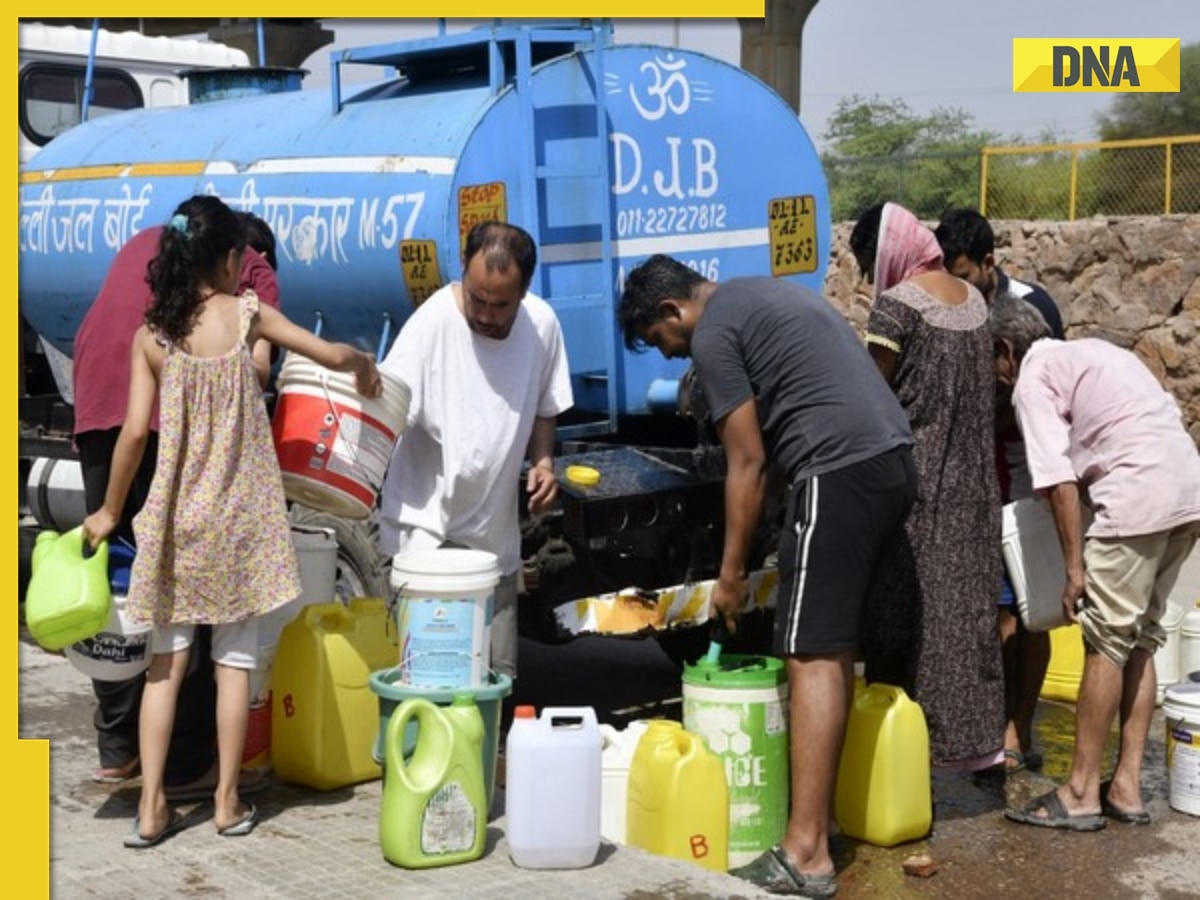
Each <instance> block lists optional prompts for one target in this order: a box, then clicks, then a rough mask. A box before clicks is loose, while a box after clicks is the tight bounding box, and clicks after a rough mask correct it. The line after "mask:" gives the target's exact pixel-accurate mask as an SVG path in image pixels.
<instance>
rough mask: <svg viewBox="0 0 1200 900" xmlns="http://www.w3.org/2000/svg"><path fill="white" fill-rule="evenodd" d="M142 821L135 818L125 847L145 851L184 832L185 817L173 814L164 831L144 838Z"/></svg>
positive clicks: (126, 838)
mask: <svg viewBox="0 0 1200 900" xmlns="http://www.w3.org/2000/svg"><path fill="white" fill-rule="evenodd" d="M140 826H141V819H140V818H139V817H138V816H134V817H133V830H132V831H130V833H129V834H128V835H126V837H125V841H124V843H125V846H126V847H129V848H130V849H131V850H145V849H147V848H149V847H156V846H158V845H159V844H161V843H162V842H163V841H165V840H166V839H167V838H169V837H170V836H171V835H173V834H175V833H176V832H179V831H183V828H184V821H183V816H181V815H180V814H179V813H178V812H172V813H171V818H169V819H167V824H166V825H164V826H163V829H162V831H160V832H159V833H158V834H156V835H154V836H153V837H142V832H141V827H140Z"/></svg>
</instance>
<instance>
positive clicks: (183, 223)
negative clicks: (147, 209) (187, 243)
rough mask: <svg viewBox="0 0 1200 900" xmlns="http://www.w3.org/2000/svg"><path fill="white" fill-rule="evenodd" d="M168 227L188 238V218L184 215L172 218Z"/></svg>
mask: <svg viewBox="0 0 1200 900" xmlns="http://www.w3.org/2000/svg"><path fill="white" fill-rule="evenodd" d="M167 227H168V228H174V229H175V230H176V231H178V232H179V233H180V234H182V235H183V236H184V237H187V236H188V230H187V227H188V220H187V216H185V215H184V214H183V213H175V215H173V216H171V221H170V222H168V223H167Z"/></svg>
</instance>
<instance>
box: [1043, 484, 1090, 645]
mask: <svg viewBox="0 0 1200 900" xmlns="http://www.w3.org/2000/svg"><path fill="white" fill-rule="evenodd" d="M1046 494H1047V496H1048V497H1049V498H1050V509H1051V511H1052V512H1053V513H1054V525H1055V527H1056V528H1057V529H1058V541H1059V543H1060V544H1061V545H1062V552H1063V563H1064V565H1065V566H1066V576H1067V583H1066V584H1065V585H1064V586H1063V595H1062V604H1063V613H1064V615H1065V616H1066V619H1067V621H1068V622H1074V621H1075V620H1076V615H1075V613H1076V603H1078V602H1079V601H1080V600H1082V599H1083V595H1084V568H1083V517H1082V509H1081V507H1080V501H1079V485H1078V484H1076V483H1075V482H1073V481H1064V482H1062V483H1061V484H1056V485H1054V487H1052V488H1050V489H1049V490H1047V491H1046Z"/></svg>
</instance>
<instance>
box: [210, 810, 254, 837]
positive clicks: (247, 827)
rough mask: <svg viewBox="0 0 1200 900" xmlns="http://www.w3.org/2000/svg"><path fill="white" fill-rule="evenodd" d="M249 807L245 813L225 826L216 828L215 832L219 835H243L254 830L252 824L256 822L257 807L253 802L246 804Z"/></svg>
mask: <svg viewBox="0 0 1200 900" xmlns="http://www.w3.org/2000/svg"><path fill="white" fill-rule="evenodd" d="M246 805H247V806H248V807H249V808H248V809H247V810H246V814H245V815H244V816H242V817H241V818H240V819H238V820H237V821H236V822H234V823H233V824H232V825H229V826H227V827H225V828H218V829H217V834H219V835H220V836H221V837H245V836H246V835H248V834H249V833H250V832H252V831H253V830H254V826H255V825H257V824H258V807H256V806H255V805H254V804H253V803H248V804H246Z"/></svg>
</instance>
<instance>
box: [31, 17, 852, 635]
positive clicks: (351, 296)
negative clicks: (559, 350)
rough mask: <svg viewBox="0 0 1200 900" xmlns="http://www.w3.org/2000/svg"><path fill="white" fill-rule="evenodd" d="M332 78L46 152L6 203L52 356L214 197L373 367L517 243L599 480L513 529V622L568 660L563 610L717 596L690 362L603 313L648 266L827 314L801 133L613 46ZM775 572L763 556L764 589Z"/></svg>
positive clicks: (583, 44)
mask: <svg viewBox="0 0 1200 900" xmlns="http://www.w3.org/2000/svg"><path fill="white" fill-rule="evenodd" d="M333 60H334V63H335V65H334V66H333V71H332V75H333V78H332V84H331V86H330V88H329V90H327V91H326V90H295V91H282V92H279V91H276V92H271V93H266V94H264V95H261V96H237V95H238V93H239V91H237V90H236V89H234V88H231V85H230V84H229V83H224V84H223V93H224V96H225V99H219V100H213V101H211V102H204V103H196V104H194V105H192V106H188V107H184V108H179V109H166V110H145V111H134V112H128V113H120V114H113V115H111V116H106V117H104V118H102V119H98V120H95V121H93V122H89V123H87V124H84V125H81V126H78V127H76V128H73V129H71V130H69V131H67V132H65V133H64V134H62V135H60V136H59V137H57V138H55V139H54V140H53V141H51V142H50V144H48V145H47V146H46V147H45V148H43V149H42V150H41V151H40V152H39V153H38V154H37V155H36V156H35V157H34V158H33V159H32V160H31V162H30V163H29V165H28V166H27V167H26V168H25V169H24V170H23V171H22V172H21V175H20V226H19V242H20V271H19V294H20V305H21V311H22V314H23V315H24V317H25V318H26V319H27V320H28V321H29V322H30V323H31V324H32V326H33V327H34V328H35V329H36V330H37V331H38V332H39V334H40V335H41V336H42V337H43V339H44V340H46V341H48V342H50V343H52V344H53V345H54V346H55V347H57V348H58V349H60V350H61V351H63V352H64V353H66V354H68V355H69V354H70V353H71V349H72V340H73V336H74V334H75V331H76V329H77V328H78V326H79V323H80V321H81V320H82V318H83V315H84V313H85V312H86V310H87V307H88V304H89V303H91V301H92V298H93V297H94V295H95V293H96V291H97V290H98V288H99V285H100V284H101V282H102V280H103V277H104V275H105V273H106V271H107V268H108V265H109V263H110V261H111V260H112V258H113V256H114V255H115V253H116V251H117V249H118V248H119V247H121V246H122V245H123V244H124V243H125V242H126V241H128V240H129V238H130V237H131V236H132V235H134V234H135V233H137V232H138V231H139V230H141V229H144V228H147V227H150V226H153V225H157V224H161V223H163V222H165V221H166V220H167V219H168V217H169V216H170V214H171V212H172V210H173V209H174V208H175V206H176V205H177V204H178V203H179V202H180V201H181V200H183V199H185V198H186V197H188V196H190V195H192V194H195V193H212V194H217V195H219V196H220V197H222V198H223V199H224V200H225V201H226V202H227V203H229V204H230V205H231V206H232V207H234V208H235V209H242V210H247V211H249V212H252V213H255V214H256V215H258V216H260V217H261V218H263V219H264V220H266V222H267V223H268V224H269V225H270V226H271V228H272V229H273V230H274V232H275V235H276V239H277V242H278V243H277V255H278V258H279V282H280V290H281V296H282V301H283V304H284V309H285V311H286V312H287V314H288V315H289V317H290V318H292V319H293V320H294V321H296V322H298V323H300V324H302V325H305V326H307V327H310V328H314V329H318V330H320V332H321V333H322V334H323V335H324V336H325V337H328V338H330V339H333V340H343V341H348V342H350V343H353V344H355V345H357V346H359V347H361V348H363V349H368V350H373V351H376V352H378V353H381V354H382V353H383V352H384V351H386V349H387V348H388V347H389V346H390V343H391V341H392V340H393V339H394V337H395V335H396V333H397V332H398V330H399V329H400V328H401V327H402V326H403V324H404V321H405V320H406V319H407V317H408V315H409V314H410V313H411V312H412V310H413V309H414V308H416V306H417V305H419V304H420V303H421V302H422V301H423V300H424V299H425V298H427V297H428V296H429V295H430V294H431V293H432V292H433V291H434V290H436V289H437V288H438V287H440V286H441V285H443V284H445V283H446V282H448V281H450V280H453V279H457V278H458V277H460V275H461V264H460V255H461V248H462V244H463V240H464V238H465V235H466V233H467V231H468V230H469V229H470V227H471V226H472V225H473V224H474V223H476V222H478V221H482V220H485V219H502V220H507V221H511V222H514V223H516V224H519V225H521V226H522V227H524V228H526V229H527V230H528V231H529V232H530V233H531V234H532V235H533V237H534V239H535V241H536V242H537V245H538V248H539V259H538V267H537V270H536V272H535V273H534V280H533V284H532V287H531V289H532V290H533V291H534V292H535V293H537V294H539V295H541V296H542V297H544V298H546V300H547V301H548V302H549V303H550V304H551V305H552V306H553V308H554V309H555V312H556V314H557V315H558V317H559V320H560V321H561V323H562V327H563V333H564V336H565V340H566V347H567V355H568V358H569V362H570V368H571V375H572V385H573V388H574V391H575V400H576V406H575V409H573V410H571V411H570V414H569V417H568V416H564V417H561V418H560V425H559V430H558V436H559V438H560V439H561V450H562V453H561V454H560V455H559V457H558V459H557V460H556V465H561V466H562V467H563V468H564V471H565V467H566V466H567V465H569V464H570V463H573V462H574V463H578V464H580V465H585V466H590V467H594V468H598V469H600V470H602V471H603V473H604V477H603V479H602V480H601V482H600V483H599V485H597V486H595V487H591V488H587V489H581V488H578V487H577V486H575V485H573V484H571V483H570V482H569V480H567V479H560V485H561V487H562V491H561V495H560V496H561V498H562V502H561V515H559V514H557V513H556V514H555V515H554V516H552V517H546V518H545V519H544V520H543V521H540V522H537V523H533V525H532V527H529V528H526V527H525V526H528V525H530V523H523V538H524V540H523V548H522V555H523V558H525V559H526V560H527V561H529V560H534V561H535V562H533V563H532V564H531V567H529V568H528V569H527V571H526V572H525V573H524V574H525V585H526V589H527V591H528V593H529V594H530V597H531V599H534V600H536V601H537V602H535V603H524V602H523V603H522V605H521V608H522V632H523V633H530V632H532V633H533V634H535V635H537V636H543V637H544V636H546V634H547V633H550V634H551V635H553V634H554V633H555V631H556V629H557V632H558V633H559V635H560V636H561V631H562V626H561V622H558V620H556V619H555V617H554V610H555V609H559V608H562V604H563V603H564V602H565V601H568V600H570V599H571V598H579V597H594V596H597V595H600V594H603V593H605V592H612V591H615V590H618V589H622V588H626V587H628V586H629V585H631V584H635V585H642V586H645V587H647V588H650V587H654V588H658V587H663V586H669V585H678V584H682V583H687V584H689V585H693V586H698V585H699V584H700V582H701V581H702V580H703V579H707V578H712V577H714V576H715V571H714V566H715V562H714V561H719V559H720V545H721V540H722V532H723V524H724V520H723V493H722V490H721V481H722V473H723V459H722V458H720V456H719V448H716V453H714V452H712V450H713V448H711V446H710V447H705V446H703V441H701V445H700V446H697V441H696V438H697V435H701V436H702V437H703V436H707V430H706V429H697V428H695V427H693V426H692V422H691V421H690V420H688V419H686V418H683V417H681V416H677V415H661V413H664V412H670V413H675V412H676V411H677V410H678V408H679V407H680V405H681V401H682V403H683V404H686V402H687V401H688V400H689V398H691V399H692V400H693V403H694V402H695V390H694V384H691V382H692V381H693V379H689V378H685V377H684V376H685V375H686V373H687V361H686V360H682V359H679V360H664V359H663V358H662V357H661V356H660V354H658V353H631V352H629V351H627V350H626V349H625V347H624V344H623V342H622V339H621V335H620V333H619V329H618V328H617V325H616V321H615V304H616V300H617V298H618V297H619V295H620V290H621V285H622V283H623V280H624V277H625V273H627V272H628V271H629V270H630V269H631V268H632V267H633V266H635V265H637V264H638V263H639V262H641V261H643V260H644V259H646V258H647V257H649V256H651V255H652V254H654V253H660V252H661V253H667V254H670V255H672V256H675V257H676V258H678V259H680V260H682V261H683V262H685V263H686V264H687V265H689V266H691V267H693V268H694V269H696V270H697V271H699V272H700V273H701V274H703V275H704V276H706V277H708V278H711V279H713V280H717V281H725V280H728V279H730V278H733V277H736V276H739V275H772V276H775V277H779V278H785V279H789V280H793V281H797V282H800V283H803V284H806V285H808V286H809V287H811V288H813V289H815V290H818V291H819V290H820V289H821V287H822V284H823V281H824V272H825V266H826V260H827V259H828V257H829V251H830V242H831V225H830V212H829V198H828V190H827V187H826V182H825V178H824V175H823V173H822V169H821V165H820V161H819V158H818V156H817V153H816V150H815V148H814V146H813V143H812V141H811V140H810V139H809V136H808V134H807V133H806V132H805V129H804V127H803V125H802V124H801V123H800V121H799V119H798V118H797V117H796V115H795V113H794V112H793V111H792V109H791V108H790V107H789V106H788V105H787V104H786V103H785V102H784V101H783V100H782V99H781V98H780V97H779V96H778V95H777V94H776V93H774V92H773V91H772V90H770V89H769V88H768V87H767V86H766V85H764V84H763V83H762V82H760V81H758V80H757V79H756V78H754V77H753V76H751V75H748V74H747V73H745V72H743V71H742V70H740V69H738V68H736V67H734V66H730V65H728V64H726V63H724V62H721V61H718V60H715V59H713V58H711V57H708V56H705V55H702V54H699V53H695V52H691V51H688V50H682V49H677V48H667V47H656V46H648V45H636V44H631V45H614V44H612V43H611V33H610V29H609V28H608V26H607V25H600V26H597V27H575V28H570V27H561V28H553V27H541V26H500V25H497V26H493V27H489V28H484V29H478V30H475V31H471V32H464V33H458V34H453V35H440V36H438V37H436V38H429V39H425V40H419V41H410V42H402V43H396V44H387V45H378V46H372V47H364V48H360V49H355V50H347V51H342V52H341V53H339V54H335V55H334V57H333ZM360 64H361V65H369V66H382V67H386V73H385V74H386V75H387V77H385V78H383V79H382V80H380V81H378V82H375V83H372V84H370V85H368V86H366V87H362V88H359V89H356V90H355V91H353V92H351V91H348V90H347V91H343V90H342V87H341V80H340V72H341V68H342V67H343V66H345V65H360ZM681 384H682V385H684V386H685V387H684V388H683V389H682V390H681V389H680V385H681ZM688 385H690V386H688ZM664 435H665V436H666V438H667V439H665V440H664V439H663V437H664ZM688 441H690V442H691V443H690V444H689V443H687V442H688ZM292 517H293V520H294V521H297V522H307V523H308V524H313V525H324V526H328V527H331V528H333V529H334V530H335V532H336V534H337V539H338V544H339V551H338V553H339V559H338V585H339V587H338V593H339V596H347V597H349V596H358V595H362V594H366V595H371V596H383V595H384V594H386V592H387V591H388V590H389V588H388V580H387V577H386V565H385V563H386V561H380V560H378V559H376V558H375V550H374V542H373V540H372V536H371V534H370V531H369V526H366V525H364V524H363V523H362V522H352V521H349V520H345V519H340V518H337V517H333V516H329V515H325V514H321V515H316V514H314V511H312V510H307V509H305V508H304V507H301V506H299V505H298V504H293V506H292ZM769 546H770V535H769V534H767V535H766V539H765V540H764V542H763V545H762V547H756V550H755V553H754V558H753V560H752V563H753V564H754V565H756V566H757V565H760V564H761V563H763V562H764V560H765V559H766V558H767V557H768V553H769ZM380 573H384V574H383V575H381V574H380ZM664 596H665V595H664ZM527 613H528V615H529V617H530V618H531V619H533V620H535V625H534V626H533V627H532V628H527V627H526V625H525V621H526V616H527ZM556 622H558V624H556ZM664 646H667V644H664ZM668 652H671V650H670V648H668Z"/></svg>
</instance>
